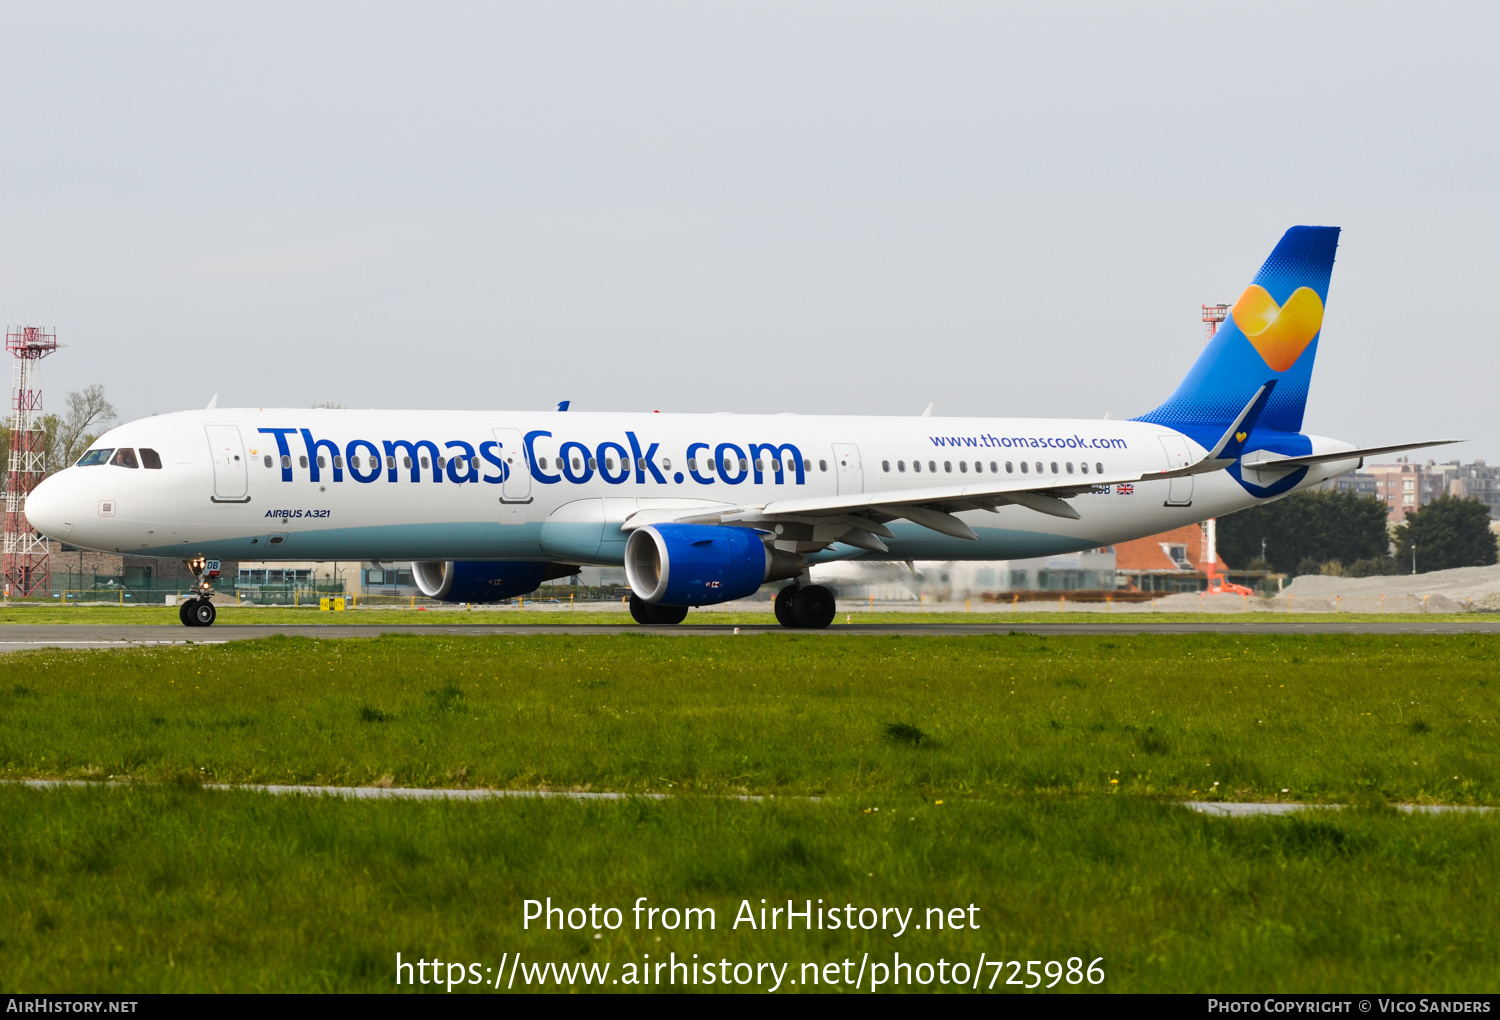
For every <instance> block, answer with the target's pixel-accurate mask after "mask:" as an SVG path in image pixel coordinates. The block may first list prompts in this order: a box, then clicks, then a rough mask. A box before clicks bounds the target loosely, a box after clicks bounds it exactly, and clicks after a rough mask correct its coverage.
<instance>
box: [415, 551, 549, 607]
mask: <svg viewBox="0 0 1500 1020" xmlns="http://www.w3.org/2000/svg"><path fill="white" fill-rule="evenodd" d="M576 573H578V568H577V567H570V566H568V565H567V564H566V563H489V562H473V561H466V560H458V561H454V560H427V561H424V562H417V563H413V564H412V565H411V577H412V580H413V581H415V582H416V585H417V590H418V591H420V592H421V593H422V594H423V595H426V596H427V597H428V598H430V599H441V600H442V601H444V602H499V601H500V600H501V599H508V598H514V597H515V596H517V595H525V594H527V593H528V592H533V591H536V590H537V588H538V587H540V585H541V583H542V582H543V581H550V580H553V579H554V578H558V577H568V576H569V575H571V574H576Z"/></svg>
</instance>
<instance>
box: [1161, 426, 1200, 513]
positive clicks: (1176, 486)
mask: <svg viewBox="0 0 1500 1020" xmlns="http://www.w3.org/2000/svg"><path fill="white" fill-rule="evenodd" d="M1160 438H1161V445H1162V449H1163V450H1164V451H1165V452H1166V455H1167V470H1168V471H1175V470H1176V469H1178V468H1185V467H1187V466H1188V465H1189V464H1191V463H1192V462H1193V455H1192V453H1190V452H1189V451H1188V444H1187V440H1186V439H1184V438H1182V437H1181V436H1161V437H1160ZM1192 505H1193V476H1192V475H1185V476H1183V477H1181V478H1171V479H1168V481H1167V499H1166V502H1164V503H1163V504H1162V506H1192Z"/></svg>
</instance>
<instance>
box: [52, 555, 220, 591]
mask: <svg viewBox="0 0 1500 1020" xmlns="http://www.w3.org/2000/svg"><path fill="white" fill-rule="evenodd" d="M239 566H240V565H239V563H238V562H237V561H235V560H225V561H224V562H223V563H221V564H220V567H219V570H220V572H221V576H222V577H223V578H225V579H227V580H229V581H233V579H234V577H235V575H236V573H237V572H238V570H239ZM192 581H193V572H192V571H191V570H189V569H188V568H187V563H185V562H184V561H182V560H169V559H159V558H157V557H155V556H125V555H122V554H120V553H103V552H90V551H87V550H84V549H79V548H77V547H76V546H71V545H66V544H58V545H54V546H53V552H52V588H53V590H54V591H95V590H106V589H114V588H123V589H125V590H126V591H140V592H152V591H173V592H175V591H179V590H183V589H186V588H187V587H188V586H189V585H190V584H192Z"/></svg>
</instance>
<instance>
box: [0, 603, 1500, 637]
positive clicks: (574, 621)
mask: <svg viewBox="0 0 1500 1020" xmlns="http://www.w3.org/2000/svg"><path fill="white" fill-rule="evenodd" d="M215 605H216V606H217V607H218V614H219V615H218V622H219V623H221V624H303V625H308V624H326V625H329V626H339V625H352V624H375V625H389V624H399V625H401V626H408V625H410V626H416V625H420V624H442V625H444V626H455V625H462V624H488V625H496V624H523V625H525V626H528V627H532V626H546V625H549V624H568V625H571V626H590V625H601V624H614V625H617V626H618V625H621V624H625V625H630V626H633V625H634V624H635V621H634V620H632V619H631V617H630V614H629V613H628V612H625V611H624V610H620V611H618V612H615V611H613V610H606V609H598V608H596V609H582V608H579V609H576V610H571V611H570V610H568V609H566V608H562V607H551V608H536V607H531V608H527V609H512V608H509V607H502V608H489V609H486V608H479V609H473V610H468V609H464V608H463V607H461V606H458V607H444V608H441V609H439V608H433V609H399V608H398V609H374V608H371V609H366V608H359V609H355V610H352V611H345V612H342V613H333V612H320V611H319V610H317V609H316V608H312V607H303V608H300V609H299V608H293V607H290V606H236V605H234V604H233V603H232V602H231V603H227V604H226V603H217V602H216V603H215ZM846 617H847V618H848V620H846ZM1333 620H1336V621H1339V622H1344V623H1360V622H1372V621H1383V622H1386V623H1443V622H1463V623H1469V624H1473V623H1493V625H1494V627H1495V631H1496V633H1500V615H1496V614H1493V613H1280V612H1277V613H1272V612H1250V613H1129V614H1126V613H1120V612H1116V613H1103V612H1088V611H1079V612H1073V611H1066V612H1061V613H1059V612H1055V611H1050V610H1049V611H1047V612H1030V613H1028V612H1022V613H1012V612H1010V611H1009V610H1002V611H999V612H974V613H966V612H962V611H959V610H957V609H954V610H951V611H944V612H880V611H878V610H877V611H871V610H868V609H861V608H858V607H850V611H849V612H844V611H840V613H839V615H838V618H837V619H836V620H835V621H834V624H833V625H834V627H839V626H841V625H843V624H844V623H846V622H853V623H882V624H892V623H903V624H914V623H920V624H973V623H984V624H1007V623H1016V624H1031V623H1069V624H1079V623H1082V624H1098V623H1129V624H1143V625H1149V624H1152V623H1277V624H1284V623H1327V622H1329V621H1333ZM687 622H688V623H690V624H710V625H721V626H743V625H747V624H749V625H755V626H763V627H769V626H774V625H775V624H776V617H775V616H774V615H772V613H771V611H770V610H769V609H766V610H759V611H754V612H750V611H747V612H727V611H725V612H720V611H717V610H715V611H712V612H697V613H689V614H688V619H687ZM10 623H30V624H60V623H80V624H81V623H93V624H100V623H102V624H136V625H142V626H153V625H155V626H163V627H168V626H170V627H181V626H182V622H181V621H180V620H179V619H178V618H177V610H176V609H174V608H172V607H170V606H130V605H126V606H59V605H46V604H25V603H22V604H16V603H10V604H5V605H0V624H10ZM203 633H207V634H211V633H212V631H206V632H203Z"/></svg>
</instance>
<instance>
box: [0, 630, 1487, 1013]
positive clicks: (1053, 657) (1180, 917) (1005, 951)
mask: <svg viewBox="0 0 1500 1020" xmlns="http://www.w3.org/2000/svg"><path fill="white" fill-rule="evenodd" d="M1497 652H1500V637H1493V636H1490V635H1462V636H1425V635H1424V636H1401V637H1342V636H1321V637H1319V636H1297V637H1280V636H1251V637H1219V636H1212V635H1195V636H1168V635H1143V636H1138V637H1128V638H1122V637H1114V636H1093V637H1091V636H1076V637H1049V638H1038V637H1030V636H1025V635H1000V636H994V637H970V638H945V637H901V638H881V637H855V636H850V637H847V638H838V637H836V636H831V635H829V636H821V637H820V636H808V635H797V634H769V635H758V636H753V637H752V636H743V637H741V638H738V639H729V638H723V637H718V638H712V637H691V636H685V637H676V638H664V637H652V636H647V635H628V636H603V635H601V636H593V637H570V636H564V635H555V636H546V635H543V636H537V637H520V636H501V637H447V636H440V635H426V636H424V635H393V636H388V637H383V638H378V639H370V640H364V639H356V640H349V639H344V640H328V641H322V640H319V641H314V640H308V639H300V638H268V639H263V640H257V641H252V642H236V643H234V644H231V645H215V646H195V647H174V648H161V649H143V650H131V651H120V652H65V651H52V650H48V651H39V652H26V653H18V654H13V655H8V656H6V657H5V658H4V660H3V661H4V666H5V674H4V677H3V679H0V777H5V778H11V779H16V778H23V777H24V778H44V777H50V778H97V779H107V778H114V779H115V780H116V781H117V782H118V781H119V780H121V779H126V780H129V781H131V782H127V784H126V785H123V786H121V785H110V786H107V787H106V786H101V787H99V788H82V789H79V788H71V789H54V790H34V789H26V788H20V787H16V786H7V785H4V784H0V961H3V962H0V990H3V991H26V992H40V991H78V990H101V991H105V990H114V991H156V990H162V991H169V990H264V991H295V990H313V989H343V990H370V991H376V990H389V989H391V988H393V987H394V980H395V954H396V952H398V951H399V952H401V953H402V954H403V958H404V959H406V960H411V959H413V958H418V957H420V958H427V959H431V958H434V957H437V958H441V959H443V960H445V961H460V962H463V963H477V964H479V965H480V967H481V969H482V968H483V967H488V966H498V965H500V964H501V963H502V962H503V960H502V956H503V954H506V953H511V954H514V953H516V952H520V953H522V954H523V957H524V959H525V960H526V961H527V962H528V963H532V962H535V963H543V962H549V961H550V962H554V963H566V964H573V963H579V962H582V963H597V964H603V963H609V964H610V965H611V968H612V970H611V972H610V974H611V976H619V975H621V974H622V973H623V971H622V968H624V967H626V965H627V964H632V965H636V966H638V965H639V964H640V963H642V962H644V961H645V959H646V956H645V954H647V953H650V954H651V958H652V959H653V960H656V961H660V960H661V959H662V957H663V956H665V955H666V954H669V953H673V952H675V953H677V954H678V958H679V959H683V958H686V957H690V956H691V954H693V953H698V954H700V956H701V957H702V958H703V959H710V958H712V959H715V960H717V959H727V960H729V961H730V962H731V963H735V962H749V963H757V962H765V961H770V962H775V963H778V964H780V963H790V964H791V965H792V966H791V967H790V969H789V971H787V972H786V977H787V978H788V979H790V980H797V979H798V977H799V975H800V974H801V973H802V972H801V971H800V967H801V965H802V964H803V963H815V964H826V963H829V962H833V961H839V960H842V959H844V958H845V957H849V958H851V959H853V960H855V962H856V964H857V963H858V962H859V961H860V960H861V959H863V954H864V953H866V952H868V953H870V954H871V956H870V957H869V960H870V961H871V962H880V961H886V962H887V963H889V962H890V961H891V959H892V954H893V953H894V952H896V951H900V952H901V953H902V958H903V960H906V961H908V962H910V963H917V962H924V961H925V962H930V963H936V962H937V961H938V960H939V959H944V960H946V961H948V962H949V963H952V962H954V961H959V960H963V961H968V965H969V966H970V967H972V965H973V964H974V963H975V962H977V960H978V957H979V954H980V953H981V952H983V953H985V954H987V958H988V959H989V960H991V961H993V960H994V959H996V958H1003V959H1020V960H1041V961H1046V960H1054V959H1056V960H1066V959H1068V958H1070V957H1079V958H1081V959H1082V960H1083V961H1084V962H1085V963H1086V962H1088V961H1091V960H1093V959H1094V958H1096V957H1103V958H1104V963H1103V967H1104V970H1105V973H1106V974H1107V977H1106V979H1105V983H1104V984H1103V985H1102V986H1100V987H1102V988H1103V989H1104V990H1107V991H1108V990H1114V991H1148V990H1151V991H1209V990H1217V991H1266V992H1270V991H1354V990H1368V991H1434V992H1435V991H1468V992H1477V991H1490V992H1493V991H1496V990H1497V989H1500V966H1497V964H1500V948H1497V947H1500V937H1497V936H1500V931H1497V929H1500V909H1497V908H1500V903H1497V902H1496V901H1497V898H1500V891H1497V886H1496V883H1495V882H1494V876H1495V863H1494V862H1495V861H1496V859H1497V858H1500V817H1497V815H1496V814H1494V813H1491V814H1482V815H1474V814H1446V815H1441V816H1422V815H1417V816H1412V815H1406V814H1401V813H1398V812H1396V811H1393V810H1391V809H1390V808H1389V807H1387V806H1385V805H1386V804H1387V803H1388V802H1391V801H1403V802H1405V801H1415V802H1420V803H1448V804H1486V805H1494V804H1497V803H1500V747H1497V741H1496V736H1497V733H1500V682H1497V681H1496V680H1495V679H1493V677H1492V674H1493V672H1494V670H1493V662H1494V660H1495V657H1496V653H1497ZM147 780H155V781H160V782H159V783H148V782H145V781H147ZM205 781H217V782H244V781H250V782H312V783H341V784H342V783H347V784H362V785H364V784H372V783H380V784H394V785H398V786H403V785H411V786H417V785H421V786H464V787H473V786H492V787H505V788H513V789H554V790H556V789H590V790H614V791H625V792H632V793H641V792H653V793H668V794H671V795H672V796H669V797H668V798H667V799H665V800H643V799H636V798H630V799H625V800H620V801H608V802H598V801H589V802H575V801H569V800H565V799H564V800H558V799H549V800H534V799H533V800H504V801H487V802H482V803H465V802H407V801H401V802H397V801H382V802H345V801H338V800H330V799H324V798H304V797H293V798H277V797H270V796H267V795H264V794H256V793H250V792H225V791H217V790H205V789H202V788H201V787H200V785H199V784H200V783H202V782H205ZM741 793H749V794H756V795H767V796H769V797H770V798H772V799H766V800H760V801H742V800H738V799H735V798H734V797H733V796H727V797H726V796H721V795H726V794H727V795H734V794H741ZM805 795H812V796H814V797H816V799H808V798H807V797H806V796H805ZM1189 797H1191V798H1194V799H1207V800H1213V799H1224V800H1278V799H1281V800H1299V801H1330V802H1343V803H1348V804H1351V805H1353V807H1352V808H1350V809H1347V810H1342V811H1329V812H1316V813H1300V814H1297V815H1292V816H1287V817H1277V818H1259V819H1224V818H1209V817H1204V816H1200V815H1197V814H1194V813H1191V812H1189V811H1187V810H1185V809H1183V808H1180V807H1176V806H1175V805H1173V804H1172V803H1170V802H1171V801H1173V800H1178V799H1186V798H1189ZM546 896H551V897H552V898H553V901H554V902H555V903H560V904H562V905H565V906H573V905H581V906H584V907H587V906H588V905H589V904H592V903H597V904H599V905H600V906H601V907H605V906H615V907H618V908H620V909H621V910H623V911H625V912H626V913H625V918H626V921H625V926H624V927H623V928H622V929H620V930H619V931H613V932H610V931H606V932H601V933H600V934H601V935H602V936H603V937H602V938H601V939H597V940H596V939H594V938H592V934H593V932H592V931H585V932H561V933H560V932H557V931H553V932H551V933H547V932H545V931H537V930H530V931H527V930H523V929H522V926H521V911H522V901H523V900H525V899H527V898H542V897H546ZM638 896H647V897H649V902H650V903H651V904H653V905H657V906H675V907H678V908H684V907H689V906H692V907H712V908H714V910H715V911H716V914H717V928H716V929H715V930H714V931H704V932H698V931H693V932H684V931H665V932H664V931H660V930H653V931H636V930H633V927H632V925H631V922H630V914H629V907H630V906H631V905H632V904H633V903H634V902H635V900H636V898H637V897H638ZM787 897H794V898H796V899H797V900H798V902H799V904H800V902H801V901H802V900H803V899H808V898H810V899H813V900H814V901H816V900H817V899H819V898H822V899H823V900H825V902H826V903H827V904H830V905H834V904H836V905H839V906H842V905H844V904H846V903H848V904H853V905H854V906H855V907H857V908H858V907H864V906H871V907H899V908H902V909H905V908H907V907H915V908H917V909H916V915H915V916H916V919H917V922H918V923H920V921H921V919H922V917H923V916H924V911H925V910H926V909H927V908H928V907H944V908H951V907H955V906H967V905H968V904H969V903H974V904H976V905H977V906H978V907H979V908H980V912H979V914H978V915H977V919H978V920H979V922H980V927H979V929H978V930H977V931H972V930H965V931H942V932H939V931H929V930H923V931H916V930H913V931H909V932H908V933H907V934H905V935H903V936H901V937H900V938H895V937H893V936H892V935H891V934H890V933H889V932H887V933H881V932H878V931H877V932H847V931H842V930H840V931H837V932H833V931H826V930H825V931H815V932H810V933H809V932H803V931H798V932H792V933H788V932H786V931H782V930H778V931H774V932H759V931H750V930H748V929H746V928H745V926H743V925H742V926H741V927H740V929H739V930H731V929H730V925H731V924H732V921H733V918H734V916H735V913H736V910H737V908H738V906H739V904H740V902H741V900H744V899H748V900H750V901H751V903H752V904H754V905H755V906H756V907H758V906H759V900H760V899H761V898H765V899H767V900H768V901H770V904H771V905H775V904H776V903H777V901H782V902H784V901H785V900H786V898H787ZM658 939H660V941H657V940H658ZM872 973H873V972H872ZM1010 973H1011V972H1010V971H1009V970H1007V971H1005V972H1004V976H1009V975H1010ZM1021 977H1022V978H1023V979H1024V978H1025V975H1024V973H1022V974H1021ZM989 979H990V972H988V971H987V972H986V973H985V976H984V978H983V981H982V983H984V984H987V983H988V981H989ZM1003 981H1004V977H1002V978H1001V985H997V989H998V988H999V987H1002V986H1003ZM553 983H554V984H555V980H554V982H553ZM521 984H524V973H523V976H522V978H521V979H520V980H519V981H518V988H519V986H520V985H521ZM564 984H572V985H575V986H577V987H579V988H583V987H584V986H583V985H582V983H581V981H580V980H579V979H578V978H577V977H576V975H575V977H574V978H573V979H571V981H568V982H564ZM609 987H610V990H623V986H609ZM819 987H821V988H824V989H827V988H828V987H829V986H826V985H824V986H819ZM840 987H842V986H840ZM866 987H868V979H867V983H866ZM1059 987H1060V988H1067V987H1069V986H1067V985H1066V984H1060V985H1059ZM1080 987H1082V988H1083V989H1085V990H1087V989H1088V988H1089V987H1090V986H1088V985H1086V984H1085V985H1083V986H1080ZM789 989H790V990H804V989H805V986H803V985H796V986H790V985H788V986H785V987H783V990H789ZM429 990H430V988H429Z"/></svg>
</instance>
